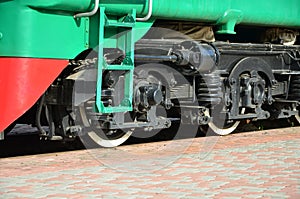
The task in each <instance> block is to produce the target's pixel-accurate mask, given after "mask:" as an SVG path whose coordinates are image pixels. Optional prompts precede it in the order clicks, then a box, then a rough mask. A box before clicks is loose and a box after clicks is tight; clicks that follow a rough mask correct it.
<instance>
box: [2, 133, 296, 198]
mask: <svg viewBox="0 0 300 199" xmlns="http://www.w3.org/2000/svg"><path fill="white" fill-rule="evenodd" d="M299 131H300V128H299V127H297V128H289V129H279V130H270V131H268V133H265V134H264V133H263V132H252V133H245V134H233V135H230V136H223V137H220V138H218V139H217V140H213V139H212V138H196V139H194V140H176V141H173V142H174V143H173V144H174V146H177V147H180V146H181V145H184V144H186V143H187V142H191V143H192V144H191V145H190V146H189V147H188V148H187V149H186V150H185V151H184V152H180V154H178V155H176V153H175V152H176V148H175V149H174V152H172V151H166V152H165V153H164V152H163V151H158V153H157V154H155V151H153V150H154V149H156V148H158V149H161V148H163V145H164V144H168V143H167V142H160V143H148V144H142V145H137V146H136V145H129V146H121V147H119V148H118V150H120V151H122V150H123V151H126V150H127V151H139V152H143V151H144V153H143V154H145V157H142V158H141V160H140V161H137V160H139V159H134V161H132V160H126V157H122V158H121V160H122V161H117V159H114V160H113V161H111V160H108V159H107V158H108V157H109V156H107V155H108V154H109V153H110V151H109V150H105V149H103V150H99V151H97V153H99V154H97V156H94V155H93V154H92V153H93V152H91V151H89V152H86V151H75V152H64V153H59V154H57V153H56V154H47V155H36V156H24V157H15V158H3V159H0V166H1V172H0V194H1V196H0V197H1V198H5V199H6V198H8V199H9V198H41V199H44V198H45V199H46V198H60V199H61V198H101V199H102V198H107V199H110V198H111V199H115V198H117V199H119V198H121V199H122V198H126V199H130V198H132V199H135V198H184V199H186V198H187V199H189V198H190V199H193V198H197V199H199V198H209V199H210V198H228V199H229V198H233V199H234V198H272V199H273V198H280V199H281V198H295V199H296V198H300V168H299V164H300V152H299V151H300V134H299V133H298V132H299ZM210 144H212V145H210ZM203 146H206V147H207V150H205V149H203ZM147 151H151V155H149V156H147ZM94 152H95V151H94ZM95 157H97V158H99V157H105V158H106V159H104V160H99V159H94V158H95ZM114 161H115V162H114ZM21 163H22V164H21ZM153 168H155V169H153Z"/></svg>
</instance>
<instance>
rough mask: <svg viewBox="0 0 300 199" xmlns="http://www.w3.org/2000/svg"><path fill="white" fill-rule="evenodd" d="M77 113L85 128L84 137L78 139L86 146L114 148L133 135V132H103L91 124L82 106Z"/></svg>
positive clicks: (103, 130) (85, 109)
mask: <svg viewBox="0 0 300 199" xmlns="http://www.w3.org/2000/svg"><path fill="white" fill-rule="evenodd" d="M79 113H80V116H81V120H82V123H83V125H84V126H85V128H86V131H85V133H84V135H82V136H81V137H80V138H81V140H82V141H83V142H84V144H87V145H88V146H91V147H95V146H100V147H105V148H110V147H116V146H119V145H121V144H123V143H124V142H125V141H127V140H128V138H129V137H130V136H131V134H132V133H133V130H132V129H131V130H127V131H123V130H121V129H117V130H105V129H101V128H100V127H97V126H94V125H92V124H91V119H89V118H88V112H87V108H86V107H84V106H80V107H79Z"/></svg>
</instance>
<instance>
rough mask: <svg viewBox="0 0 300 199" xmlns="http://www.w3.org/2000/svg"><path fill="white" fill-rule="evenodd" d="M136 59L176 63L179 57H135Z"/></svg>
mask: <svg viewBox="0 0 300 199" xmlns="http://www.w3.org/2000/svg"><path fill="white" fill-rule="evenodd" d="M134 59H135V60H137V61H169V62H176V61H177V59H178V57H177V56H176V55H135V56H134Z"/></svg>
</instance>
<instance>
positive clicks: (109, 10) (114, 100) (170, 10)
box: [0, 0, 300, 147]
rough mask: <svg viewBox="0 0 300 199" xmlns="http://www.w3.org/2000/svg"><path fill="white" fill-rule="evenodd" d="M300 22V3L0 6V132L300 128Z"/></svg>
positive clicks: (108, 141)
mask: <svg viewBox="0 0 300 199" xmlns="http://www.w3.org/2000/svg"><path fill="white" fill-rule="evenodd" d="M299 19H300V1H299V0H290V1H289V2H287V1H284V0H273V1H260V0H252V1H248V0H222V1H219V0H186V1H181V0H77V1H73V0H52V1H44V0H0V70H1V71H0V93H1V99H0V132H1V133H0V135H1V136H0V137H1V138H2V139H3V138H4V135H5V134H6V133H7V132H9V130H10V129H11V128H12V127H13V126H14V124H16V123H28V124H32V125H34V126H36V127H37V128H38V129H39V131H40V135H41V137H44V138H47V139H64V140H72V139H74V138H75V137H77V136H82V137H87V138H89V139H91V140H92V141H93V142H95V143H96V144H98V145H100V146H103V147H115V146H118V145H120V144H122V143H123V142H125V141H126V140H127V139H128V138H129V137H130V136H131V135H132V133H133V132H134V131H137V130H143V131H144V132H145V133H147V132H150V131H153V130H157V131H160V130H164V129H168V128H172V127H174V126H176V125H177V126H178V124H179V125H180V124H185V125H196V126H199V127H201V129H202V131H206V130H208V129H211V130H213V131H214V132H215V133H216V134H219V135H227V134H230V133H231V132H233V131H234V130H235V129H236V128H237V126H238V125H239V123H240V122H241V121H245V120H247V121H256V120H272V119H282V118H292V117H294V118H296V120H297V121H298V122H300V118H299V107H300V106H299V102H300V46H299V42H298V41H297V36H298V35H299V30H300V20H299ZM297 42H298V43H297ZM45 125H46V126H49V129H47V130H45V129H44V128H43V126H45Z"/></svg>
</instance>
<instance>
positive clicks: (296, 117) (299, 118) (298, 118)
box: [295, 113, 300, 124]
mask: <svg viewBox="0 0 300 199" xmlns="http://www.w3.org/2000/svg"><path fill="white" fill-rule="evenodd" d="M295 119H296V120H297V122H298V124H300V116H299V113H298V114H297V115H295Z"/></svg>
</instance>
